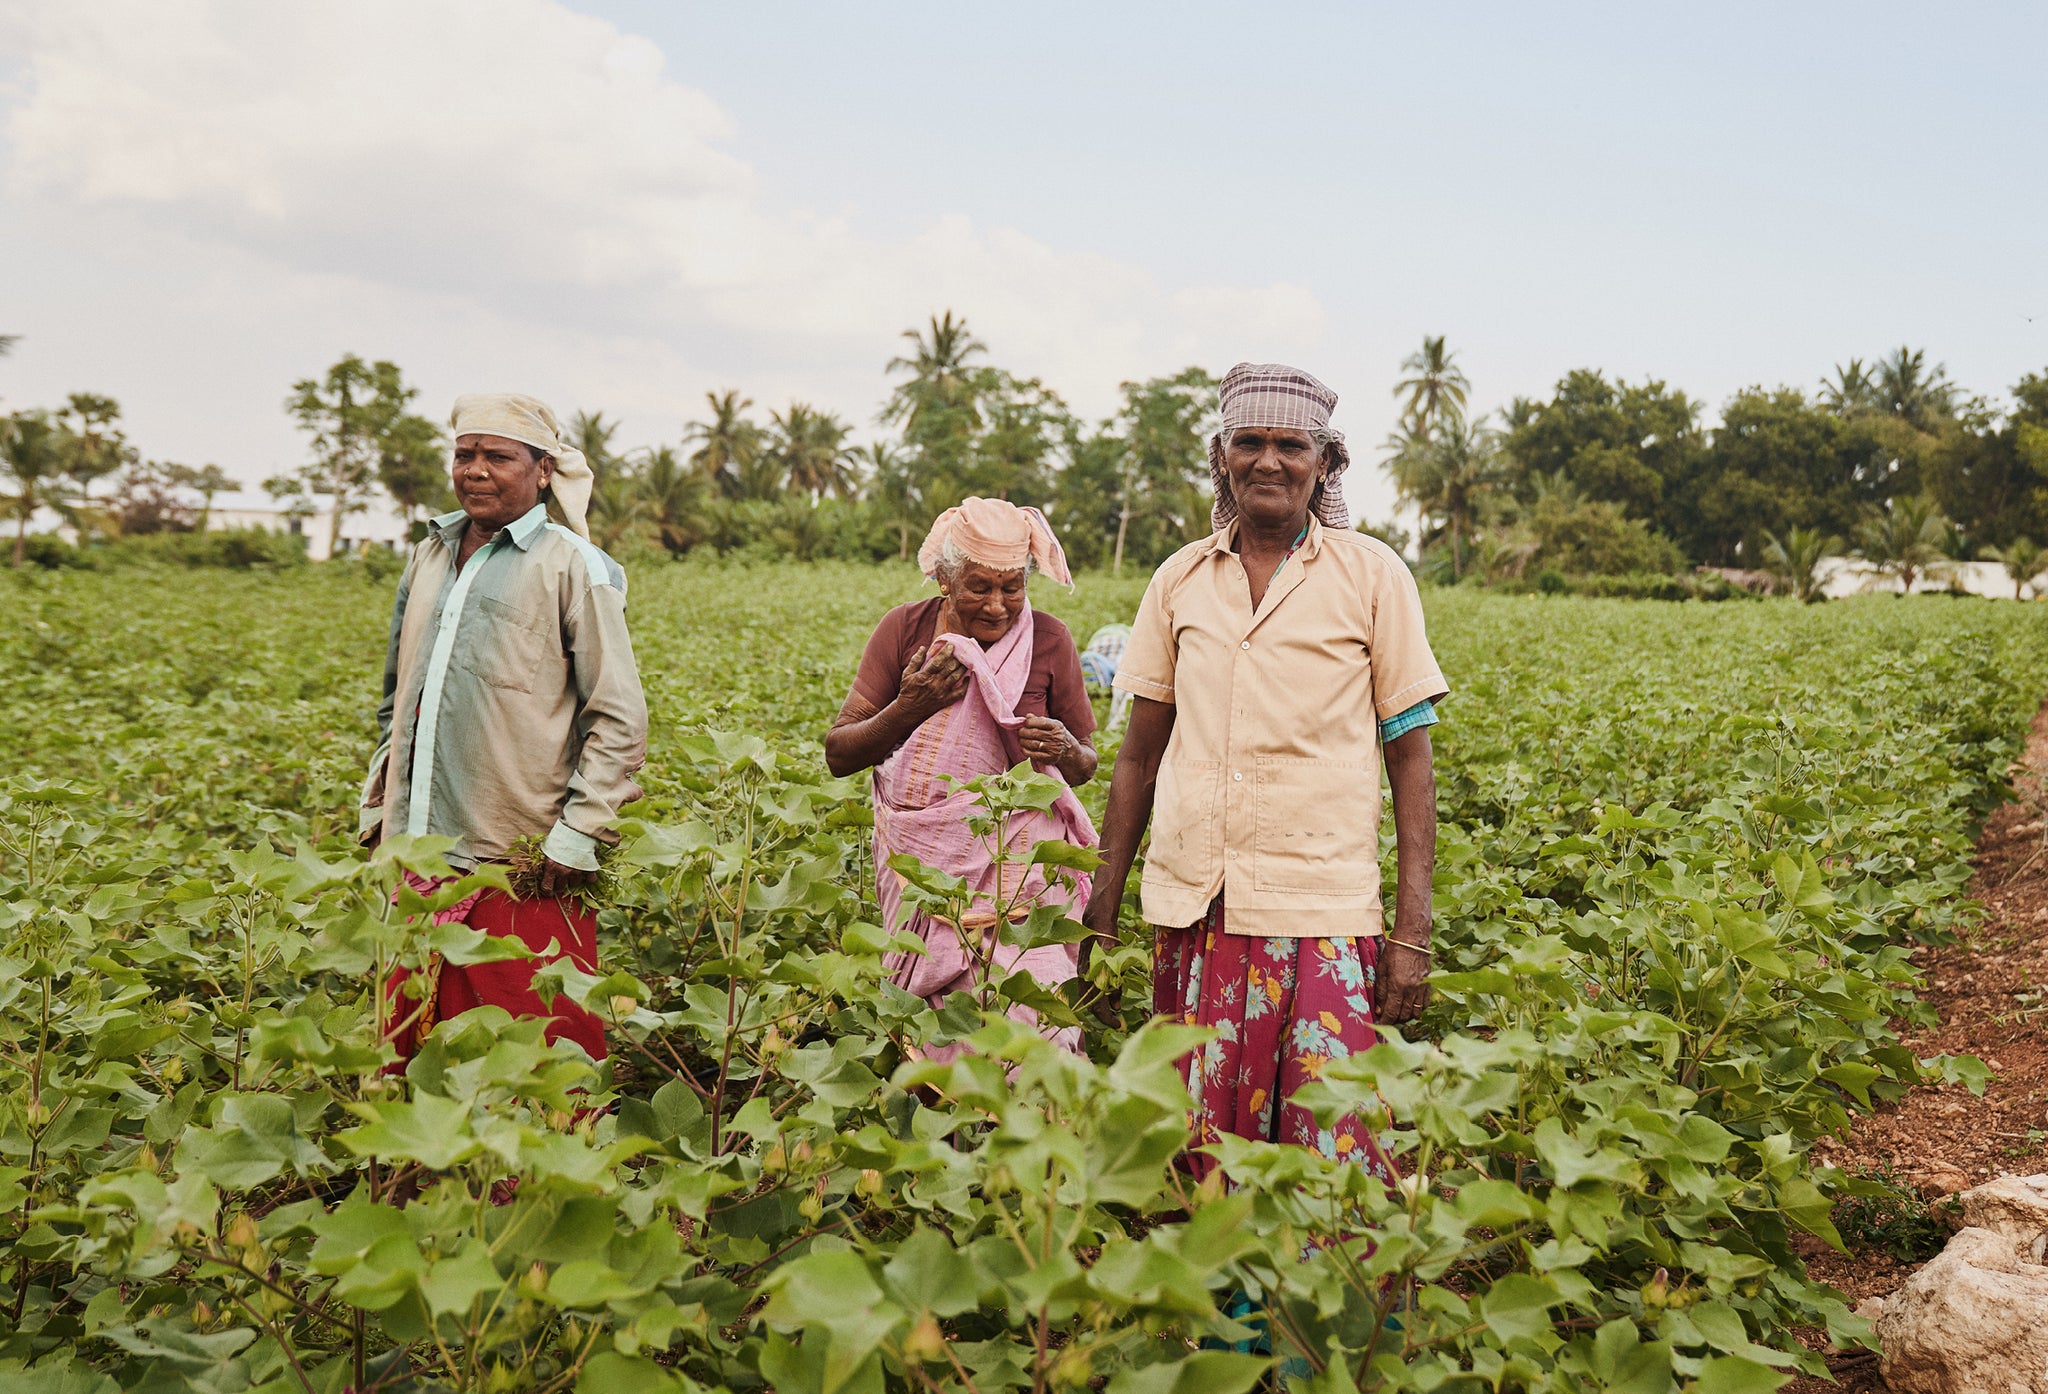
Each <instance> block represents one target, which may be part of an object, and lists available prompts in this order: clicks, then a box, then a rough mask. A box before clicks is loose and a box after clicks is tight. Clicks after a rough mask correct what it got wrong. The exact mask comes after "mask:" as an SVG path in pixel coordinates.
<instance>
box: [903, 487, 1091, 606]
mask: <svg viewBox="0 0 2048 1394" xmlns="http://www.w3.org/2000/svg"><path fill="white" fill-rule="evenodd" d="M948 544H950V545H951V546H952V548H953V550H954V552H955V553H956V554H958V555H960V556H963V557H965V558H967V560H969V561H978V562H980V563H981V564H982V565H983V566H992V567H994V568H995V569H996V570H998V571H1016V570H1018V569H1020V568H1021V567H1023V566H1024V564H1025V563H1026V562H1034V561H1035V562H1037V563H1038V569H1039V570H1040V571H1043V572H1044V573H1045V574H1046V575H1048V576H1050V577H1052V579H1053V580H1055V581H1058V582H1059V583H1060V584H1061V585H1063V586H1071V585H1073V584H1074V577H1073V574H1072V573H1071V572H1069V571H1068V570H1067V553H1066V549H1065V548H1063V547H1061V546H1060V540H1059V538H1058V537H1057V536H1056V535H1055V534H1054V533H1053V530H1052V524H1051V523H1049V522H1047V521H1046V519H1045V515H1044V514H1043V513H1041V512H1039V511H1038V510H1037V509H1035V508H1019V507H1018V506H1017V505H1016V504H1014V503H1009V502H1007V501H1005V500H1003V499H984V498H975V497H972V496H970V497H968V498H964V499H962V500H960V506H959V507H957V508H949V509H947V510H946V511H945V512H944V513H941V514H940V515H939V517H938V521H937V522H935V523H933V524H932V530H931V532H930V534H928V535H927V536H926V537H925V540H924V545H923V546H922V547H920V548H918V549H917V566H918V569H919V570H920V571H922V572H924V574H925V575H927V576H937V575H938V573H939V563H940V561H941V560H943V559H944V557H945V555H946V549H947V546H948Z"/></svg>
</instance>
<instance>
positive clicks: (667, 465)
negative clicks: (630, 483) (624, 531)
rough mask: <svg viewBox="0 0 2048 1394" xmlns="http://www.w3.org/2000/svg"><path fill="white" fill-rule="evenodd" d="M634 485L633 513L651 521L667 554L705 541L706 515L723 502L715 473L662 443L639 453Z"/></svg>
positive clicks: (707, 516)
mask: <svg viewBox="0 0 2048 1394" xmlns="http://www.w3.org/2000/svg"><path fill="white" fill-rule="evenodd" d="M727 395H728V396H730V395H732V394H727ZM634 486H635V487H634V489H633V494H632V503H631V508H632V510H633V514H634V516H635V517H636V518H645V519H646V521H647V522H648V523H649V524H650V525H652V527H653V529H654V536H655V540H656V541H658V542H659V543H660V544H661V545H662V547H663V548H664V549H665V550H666V551H667V552H668V553H669V554H670V555H671V556H681V555H682V554H683V553H684V552H687V551H689V550H690V549H691V548H692V547H696V546H698V545H700V544H702V543H704V542H705V541H708V540H709V538H710V528H709V518H710V515H711V514H712V513H713V512H714V511H715V509H716V507H717V506H718V505H721V504H723V503H725V502H726V500H725V498H724V496H723V495H722V494H720V492H719V489H718V484H717V482H716V476H715V475H711V474H707V473H706V472H705V470H704V468H703V466H702V465H701V464H698V463H696V462H695V461H694V460H693V461H692V462H690V463H685V462H684V461H683V460H682V459H680V458H678V456H677V454H676V451H675V450H674V449H673V448H671V447H669V446H665V445H664V446H661V447H658V448H657V449H654V450H650V451H648V452H647V453H646V454H645V455H643V456H642V457H641V462H640V464H639V467H638V468H637V470H636V471H635V478H634Z"/></svg>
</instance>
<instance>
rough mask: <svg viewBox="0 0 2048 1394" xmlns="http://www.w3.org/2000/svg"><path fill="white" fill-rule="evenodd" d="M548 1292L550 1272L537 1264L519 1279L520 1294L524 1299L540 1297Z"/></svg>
mask: <svg viewBox="0 0 2048 1394" xmlns="http://www.w3.org/2000/svg"><path fill="white" fill-rule="evenodd" d="M547 1290H548V1270H547V1268H546V1266H545V1265H543V1264H541V1263H538V1262H536V1263H535V1264H534V1265H533V1266H532V1267H531V1268H528V1269H527V1270H526V1272H525V1273H523V1274H521V1275H520V1278H519V1294H520V1296H522V1297H540V1296H542V1295H543V1294H545V1293H546V1292H547Z"/></svg>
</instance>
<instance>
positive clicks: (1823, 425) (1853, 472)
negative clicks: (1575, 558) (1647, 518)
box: [1667, 387, 1890, 566]
mask: <svg viewBox="0 0 2048 1394" xmlns="http://www.w3.org/2000/svg"><path fill="white" fill-rule="evenodd" d="M1873 430H1881V423H1875V422H1870V421H1867V420H1865V419H1861V418H1859V419H1855V420H1845V419H1844V418H1843V417H1842V416H1840V415H1838V414H1837V413H1835V412H1833V411H1830V410H1827V409H1825V408H1823V407H1821V406H1820V405H1818V404H1816V403H1814V402H1811V401H1809V400H1807V397H1806V395H1805V394H1804V393H1803V392H1800V391H1799V390H1798V389H1796V388H1791V387H1780V388H1775V389H1769V390H1767V389H1765V388H1761V387H1752V388H1748V389H1746V390H1744V391H1742V392H1738V393H1736V394H1735V396H1734V397H1732V398H1730V399H1729V401H1728V404H1727V406H1725V407H1724V408H1723V409H1722V412H1721V425H1720V427H1719V428H1718V429H1717V430H1716V431H1715V432H1714V433H1713V438H1712V441H1711V443H1710V444H1709V445H1708V446H1707V448H1706V450H1705V451H1704V452H1703V454H1702V455H1701V458H1700V464H1699V470H1698V473H1697V474H1696V475H1695V477H1694V479H1693V481H1692V482H1691V485H1690V487H1689V488H1688V490H1687V500H1688V504H1689V506H1688V507H1686V508H1685V509H1684V510H1683V511H1678V510H1671V509H1667V516H1671V517H1672V521H1673V525H1674V527H1675V528H1676V536H1677V539H1678V541H1679V542H1680V543H1681V544H1682V545H1683V546H1684V547H1685V549H1686V551H1687V552H1688V553H1690V554H1691V555H1692V556H1693V557H1695V558H1697V559H1698V560H1700V561H1705V562H1712V563H1714V564H1715V565H1720V566H1733V565H1737V564H1743V563H1746V564H1749V565H1754V564H1756V562H1757V560H1758V559H1759V558H1761V557H1762V556H1763V555H1764V552H1765V549H1766V547H1767V546H1768V545H1769V539H1770V538H1772V537H1777V538H1781V539H1782V538H1785V537H1786V536H1787V534H1788V533H1789V532H1790V531H1792V530H1794V529H1800V528H1806V529H1817V530H1819V531H1820V532H1821V533H1822V534H1823V535H1826V534H1830V533H1847V532H1849V531H1851V530H1853V529H1854V528H1855V527H1856V525H1857V524H1858V523H1859V522H1860V521H1861V520H1862V519H1863V517H1864V516H1865V514H1866V513H1867V512H1868V511H1869V508H1870V506H1871V505H1873V504H1881V503H1882V502H1883V501H1884V498H1885V497H1886V495H1884V494H1882V493H1877V492H1876V491H1875V489H1874V488H1873V487H1872V485H1873V484H1874V483H1876V481H1878V480H1879V479H1880V478H1882V479H1883V481H1884V482H1885V483H1887V484H1888V483H1889V482H1890V481H1889V475H1888V474H1886V473H1884V472H1882V471H1876V470H1871V469H1869V468H1868V466H1869V465H1870V461H1871V459H1872V456H1873V451H1874V449H1875V448H1876V447H1875V445H1874V441H1875V437H1874V435H1873ZM1866 474H1868V475H1869V478H1868V480H1866V478H1865V476H1866Z"/></svg>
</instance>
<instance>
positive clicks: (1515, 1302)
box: [1479, 1273, 1564, 1345]
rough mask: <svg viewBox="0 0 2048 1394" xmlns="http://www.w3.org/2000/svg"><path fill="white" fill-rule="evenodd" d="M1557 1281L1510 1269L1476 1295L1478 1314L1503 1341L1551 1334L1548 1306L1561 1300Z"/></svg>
mask: <svg viewBox="0 0 2048 1394" xmlns="http://www.w3.org/2000/svg"><path fill="white" fill-rule="evenodd" d="M1563 1300H1564V1299H1563V1297H1562V1296H1561V1295H1560V1294H1559V1293H1558V1290H1557V1284H1556V1283H1554V1282H1552V1281H1551V1280H1550V1279H1548V1278H1537V1277H1532V1276H1530V1275H1529V1274H1527V1273H1510V1274H1508V1275H1507V1276H1506V1277H1505V1278H1502V1279H1501V1280H1500V1281H1499V1282H1497V1283H1495V1284H1494V1285H1493V1286H1492V1287H1490V1288H1488V1289H1487V1290H1486V1291H1485V1293H1483V1294H1482V1295H1481V1296H1480V1298H1479V1313H1480V1318H1481V1320H1483V1321H1484V1322H1485V1323H1486V1329H1487V1330H1489V1331H1491V1332H1492V1333H1493V1334H1494V1335H1495V1336H1496V1337H1498V1338H1499V1339H1500V1342H1501V1344H1502V1345H1511V1344H1513V1343H1514V1342H1516V1341H1518V1340H1534V1339H1536V1338H1538V1337H1541V1336H1547V1335H1549V1334H1550V1308H1551V1307H1552V1306H1554V1305H1556V1304H1557V1303H1558V1302H1561V1301H1563Z"/></svg>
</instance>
